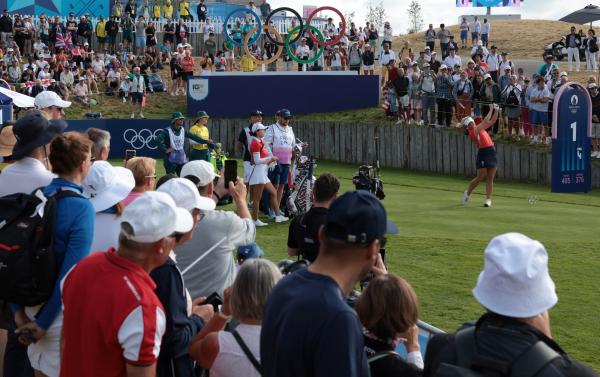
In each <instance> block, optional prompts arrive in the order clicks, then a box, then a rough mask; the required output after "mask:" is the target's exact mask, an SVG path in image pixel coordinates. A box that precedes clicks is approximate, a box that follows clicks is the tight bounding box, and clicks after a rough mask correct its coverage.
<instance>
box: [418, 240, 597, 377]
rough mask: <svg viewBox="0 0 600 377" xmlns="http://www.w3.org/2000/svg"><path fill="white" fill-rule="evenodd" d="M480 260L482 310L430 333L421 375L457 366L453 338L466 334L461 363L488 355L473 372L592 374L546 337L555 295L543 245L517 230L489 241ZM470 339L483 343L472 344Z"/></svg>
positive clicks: (475, 292) (477, 289)
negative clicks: (450, 329)
mask: <svg viewBox="0 0 600 377" xmlns="http://www.w3.org/2000/svg"><path fill="white" fill-rule="evenodd" d="M484 259H485V260H484V267H483V271H482V272H481V274H480V276H479V279H478V281H477V285H476V287H475V289H473V296H474V297H475V298H476V299H477V301H478V302H479V303H480V304H481V305H482V306H483V307H484V308H485V309H486V310H487V313H486V314H484V315H483V316H481V317H480V318H479V320H478V321H477V323H476V325H475V326H472V325H469V326H467V327H464V328H463V329H461V330H459V331H458V332H457V333H456V334H449V335H440V336H437V337H433V338H432V339H431V340H430V342H429V344H428V345H427V356H426V360H425V370H424V373H423V375H424V376H426V377H428V376H434V375H436V373H437V372H438V371H439V370H440V369H439V368H440V366H441V364H442V363H445V364H446V366H452V365H458V362H457V359H456V355H457V352H461V351H460V348H461V346H460V345H459V344H460V343H459V342H458V341H453V339H454V340H456V339H458V338H459V337H460V336H461V334H462V335H467V336H466V338H465V341H466V342H465V343H466V345H465V346H466V347H473V349H474V351H475V352H474V353H473V354H470V355H472V356H470V357H468V360H465V363H466V365H472V364H473V360H474V358H478V359H480V360H481V359H483V360H489V361H487V362H485V363H483V365H480V366H481V367H480V368H478V369H477V373H485V374H495V373H497V372H499V371H498V368H499V367H500V368H510V369H512V370H513V373H524V374H528V373H530V372H520V370H528V368H529V367H530V366H531V364H532V363H536V366H537V367H538V368H539V369H538V375H541V376H546V375H550V374H552V375H554V374H560V375H578V376H585V377H587V376H590V377H591V376H596V375H597V374H596V373H595V372H594V371H593V370H592V369H590V368H589V367H587V366H586V365H583V364H581V363H579V362H577V361H575V360H572V359H571V358H570V357H569V356H568V355H567V354H566V353H565V352H564V351H563V350H562V349H561V348H560V346H559V345H558V344H557V343H556V342H555V341H554V340H552V339H551V329H550V318H549V314H548V311H549V310H550V308H552V307H553V306H554V305H555V304H556V302H557V301H558V298H557V296H556V292H555V285H554V282H553V281H552V278H551V277H550V275H549V272H548V254H547V252H546V250H545V248H544V246H543V245H542V244H541V243H539V242H538V241H534V240H532V239H530V238H528V237H526V236H524V235H522V234H519V233H507V234H503V235H501V236H498V237H496V238H494V239H492V240H491V241H490V243H489V244H488V246H487V247H486V249H485V252H484ZM475 343H477V344H485V345H486V346H485V347H475ZM533 346H536V347H541V348H543V349H544V350H545V351H544V352H545V354H546V355H547V356H545V357H543V358H541V356H540V353H538V352H535V351H533V349H532V347H533ZM548 355H549V356H548ZM540 358H541V360H544V363H542V362H541V361H540ZM478 364H480V363H478ZM461 365H465V364H462V363H461ZM521 368H524V369H521Z"/></svg>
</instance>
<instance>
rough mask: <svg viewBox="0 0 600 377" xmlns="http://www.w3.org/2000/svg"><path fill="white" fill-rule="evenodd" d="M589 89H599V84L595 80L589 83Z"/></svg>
mask: <svg viewBox="0 0 600 377" xmlns="http://www.w3.org/2000/svg"><path fill="white" fill-rule="evenodd" d="M587 87H588V89H594V88H595V89H598V84H596V83H595V82H591V83H589V84H588V86H587Z"/></svg>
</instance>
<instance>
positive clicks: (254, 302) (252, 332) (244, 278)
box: [190, 258, 281, 377]
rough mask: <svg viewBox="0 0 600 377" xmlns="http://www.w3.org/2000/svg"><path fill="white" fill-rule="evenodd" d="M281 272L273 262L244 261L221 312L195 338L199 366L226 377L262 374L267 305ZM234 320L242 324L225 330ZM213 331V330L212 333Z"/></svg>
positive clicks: (192, 349) (196, 357)
mask: <svg viewBox="0 0 600 377" xmlns="http://www.w3.org/2000/svg"><path fill="white" fill-rule="evenodd" d="M279 279H281V272H279V269H278V268H277V266H275V265H274V264H273V263H272V262H270V261H268V260H264V259H256V258H254V259H249V260H247V261H245V262H244V263H243V265H242V266H241V268H240V271H239V273H238V275H237V277H236V279H235V282H234V283H233V286H232V287H230V288H228V289H227V290H226V293H225V298H224V299H223V307H222V310H221V313H218V314H217V315H216V316H213V317H212V318H211V320H210V321H209V322H208V323H207V325H206V328H207V329H210V330H207V331H202V333H200V334H199V335H198V336H197V337H196V338H194V340H193V343H192V346H191V347H190V354H191V355H192V357H193V358H194V359H195V360H196V362H197V363H198V365H200V366H201V367H203V368H210V373H211V375H216V376H222V377H237V376H242V375H243V376H247V377H260V376H261V369H262V368H261V367H260V332H261V323H262V319H263V314H264V310H265V304H266V303H267V299H268V297H269V294H270V293H271V290H272V289H273V287H274V286H275V285H276V284H277V282H278V281H279ZM230 319H233V320H234V321H235V322H236V323H237V324H238V325H237V326H236V328H235V330H233V331H232V332H226V331H223V330H224V328H225V325H226V324H227V322H228V321H229V320H230ZM209 331H213V332H210V333H209Z"/></svg>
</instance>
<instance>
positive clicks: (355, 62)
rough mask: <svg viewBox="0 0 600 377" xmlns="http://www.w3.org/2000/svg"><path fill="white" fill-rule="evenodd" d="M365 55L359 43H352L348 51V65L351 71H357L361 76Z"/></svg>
mask: <svg viewBox="0 0 600 377" xmlns="http://www.w3.org/2000/svg"><path fill="white" fill-rule="evenodd" d="M362 59H363V54H362V51H361V49H360V47H359V46H358V43H357V42H352V45H351V46H350V50H349V51H348V64H349V66H350V70H351V71H356V72H358V74H359V75H360V66H361V64H362Z"/></svg>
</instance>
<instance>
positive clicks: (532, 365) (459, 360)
mask: <svg viewBox="0 0 600 377" xmlns="http://www.w3.org/2000/svg"><path fill="white" fill-rule="evenodd" d="M455 342H456V365H453V364H449V363H441V364H440V365H439V367H438V369H437V370H436V371H435V373H434V376H436V377H485V376H491V375H493V376H502V377H517V376H518V377H533V376H536V375H537V374H538V373H539V372H540V371H542V369H544V368H545V367H546V365H548V364H550V363H551V362H552V361H553V360H555V359H557V358H560V357H561V356H560V354H558V353H557V352H556V351H554V350H553V349H552V348H550V347H549V346H548V345H546V343H544V342H542V341H537V342H536V343H535V344H533V345H532V346H531V347H530V348H529V349H528V350H527V351H525V352H524V353H523V354H522V355H521V356H519V357H518V358H517V359H516V360H515V361H514V362H513V363H507V362H505V361H502V360H496V359H492V358H490V357H485V356H482V355H479V354H478V353H477V345H476V342H475V326H471V327H468V328H466V329H462V330H459V331H457V332H456V334H455ZM555 374H557V375H562V374H561V373H560V372H558V373H555Z"/></svg>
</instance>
